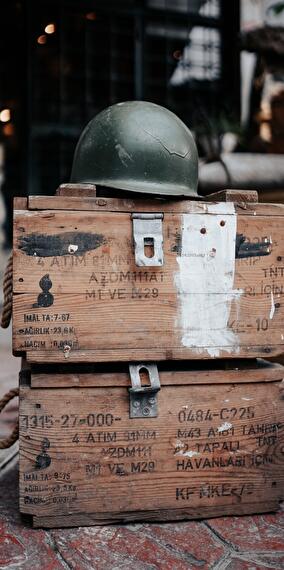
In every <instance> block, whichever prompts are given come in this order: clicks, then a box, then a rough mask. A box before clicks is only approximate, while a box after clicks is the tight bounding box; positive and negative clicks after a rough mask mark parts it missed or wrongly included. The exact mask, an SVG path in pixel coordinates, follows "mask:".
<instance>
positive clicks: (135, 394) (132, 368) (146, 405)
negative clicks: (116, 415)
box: [129, 363, 161, 418]
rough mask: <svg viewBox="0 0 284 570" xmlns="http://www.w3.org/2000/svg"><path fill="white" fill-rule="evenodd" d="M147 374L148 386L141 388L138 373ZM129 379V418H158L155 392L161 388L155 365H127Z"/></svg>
mask: <svg viewBox="0 0 284 570" xmlns="http://www.w3.org/2000/svg"><path fill="white" fill-rule="evenodd" d="M142 368H145V369H146V370H147V372H148V374H149V380H150V386H141V378H140V371H141V370H142ZM129 373H130V379H131V388H129V395H130V412H129V415H130V418H156V417H157V416H158V397H157V392H158V391H159V390H160V388H161V384H160V379H159V372H158V368H157V364H142V363H141V364H129Z"/></svg>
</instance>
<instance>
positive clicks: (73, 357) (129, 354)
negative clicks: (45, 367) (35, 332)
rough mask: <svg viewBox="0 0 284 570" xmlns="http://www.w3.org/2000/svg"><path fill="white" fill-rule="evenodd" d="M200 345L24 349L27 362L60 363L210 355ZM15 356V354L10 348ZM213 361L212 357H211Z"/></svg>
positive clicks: (263, 351) (273, 349) (259, 351)
mask: <svg viewBox="0 0 284 570" xmlns="http://www.w3.org/2000/svg"><path fill="white" fill-rule="evenodd" d="M203 348H204V355H200V353H194V351H193V350H192V351H189V350H188V349H183V348H180V349H179V348H173V349H171V350H169V349H162V348H161V349H159V348H157V349H156V348H153V349H150V348H147V349H124V348H123V349H119V348H118V349H105V350H74V351H72V350H71V351H70V352H69V357H68V359H67V358H66V357H65V355H64V353H63V351H56V352H54V351H52V350H46V351H40V350H39V351H36V350H35V351H33V350H31V351H29V352H27V353H26V358H27V362H31V363H46V362H50V363H52V362H53V363H57V362H62V363H64V364H68V363H75V362H92V363H95V362H115V361H116V362H139V361H141V362H143V361H146V359H145V355H146V354H147V361H148V362H152V361H157V362H158V361H161V360H200V358H202V359H204V360H211V358H210V356H206V355H205V353H206V347H203ZM216 350H219V351H220V354H219V358H227V359H230V358H256V357H258V358H267V357H273V356H279V357H280V356H281V355H282V354H283V345H271V346H265V347H262V346H252V347H245V346H243V347H239V352H238V353H234V352H233V350H232V352H231V354H230V355H229V354H228V352H226V351H225V350H224V349H223V347H218V346H217V347H216ZM13 354H14V355H15V356H16V355H17V354H16V352H15V351H14V353H13ZM212 362H214V359H212Z"/></svg>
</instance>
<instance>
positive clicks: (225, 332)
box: [175, 203, 242, 357]
mask: <svg viewBox="0 0 284 570" xmlns="http://www.w3.org/2000/svg"><path fill="white" fill-rule="evenodd" d="M221 206H222V207H221ZM216 209H218V212H220V211H221V210H223V213H221V214H215V215H214V216H210V215H207V214H205V215H204V214H194V215H192V214H184V215H183V225H182V236H181V251H180V252H179V253H178V255H177V263H178V266H179V271H178V273H177V274H176V276H175V285H176V288H177V296H178V300H179V319H178V322H177V328H178V329H181V336H182V338H181V342H182V344H183V346H185V347H190V348H192V349H195V350H197V351H200V352H203V350H204V349H206V350H207V352H208V354H209V355H210V356H211V357H218V356H219V355H220V350H225V351H227V352H232V350H234V353H237V352H238V350H239V348H238V345H239V339H238V335H237V334H236V333H234V332H233V331H232V330H231V329H229V327H228V320H229V316H230V310H231V304H232V302H234V303H237V306H238V303H239V299H240V296H241V294H242V291H241V290H234V289H233V285H234V274H235V240H236V214H235V209H234V204H233V203H223V204H212V205H210V204H207V212H208V213H214V212H215V210H216ZM204 229H205V230H206V231H201V230H204ZM212 251H214V256H212Z"/></svg>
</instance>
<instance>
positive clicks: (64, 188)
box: [56, 184, 96, 198]
mask: <svg viewBox="0 0 284 570" xmlns="http://www.w3.org/2000/svg"><path fill="white" fill-rule="evenodd" d="M56 196H71V197H74V196H75V197H76V196H78V197H80V196H81V197H86V198H95V197H96V186H95V184H60V186H59V188H57V190H56Z"/></svg>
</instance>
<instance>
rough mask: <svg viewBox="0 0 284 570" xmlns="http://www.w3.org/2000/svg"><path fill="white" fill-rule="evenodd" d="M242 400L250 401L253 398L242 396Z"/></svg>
mask: <svg viewBox="0 0 284 570" xmlns="http://www.w3.org/2000/svg"><path fill="white" fill-rule="evenodd" d="M242 400H245V401H246V402H250V401H251V400H252V398H242Z"/></svg>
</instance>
